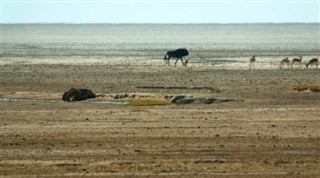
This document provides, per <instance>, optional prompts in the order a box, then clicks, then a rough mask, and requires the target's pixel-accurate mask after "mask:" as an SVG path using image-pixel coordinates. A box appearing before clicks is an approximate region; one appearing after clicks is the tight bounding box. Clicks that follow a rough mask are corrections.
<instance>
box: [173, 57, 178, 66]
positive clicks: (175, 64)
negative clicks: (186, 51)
mask: <svg viewBox="0 0 320 178" xmlns="http://www.w3.org/2000/svg"><path fill="white" fill-rule="evenodd" d="M178 60H179V58H177V60H176V62H175V63H174V65H175V66H176V65H177V62H178Z"/></svg>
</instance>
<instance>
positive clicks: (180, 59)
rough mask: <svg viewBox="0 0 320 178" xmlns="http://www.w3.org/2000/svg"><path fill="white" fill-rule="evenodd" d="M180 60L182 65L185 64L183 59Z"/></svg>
mask: <svg viewBox="0 0 320 178" xmlns="http://www.w3.org/2000/svg"><path fill="white" fill-rule="evenodd" d="M180 60H181V64H182V65H183V64H184V63H183V60H182V57H181V58H180Z"/></svg>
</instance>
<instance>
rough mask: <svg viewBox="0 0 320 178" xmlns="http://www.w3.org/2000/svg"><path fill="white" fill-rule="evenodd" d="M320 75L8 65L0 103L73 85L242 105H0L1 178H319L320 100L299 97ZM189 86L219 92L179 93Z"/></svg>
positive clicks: (48, 95)
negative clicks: (302, 87)
mask: <svg viewBox="0 0 320 178" xmlns="http://www.w3.org/2000/svg"><path fill="white" fill-rule="evenodd" d="M319 74H320V70H271V69H270V70H253V71H248V70H214V69H210V68H206V67H193V68H192V67H189V68H184V67H164V66H106V65H19V64H16V65H2V66H1V85H0V94H1V98H33V99H59V100H60V99H61V97H62V94H63V92H65V91H67V90H69V89H70V88H71V87H75V88H89V89H92V90H93V91H94V92H95V93H100V94H102V95H101V96H113V95H117V94H123V93H127V94H129V95H133V94H136V95H137V96H138V95H139V96H144V98H143V97H142V98H141V99H145V98H152V99H156V100H164V97H165V96H169V95H188V96H191V97H214V98H231V99H237V100H239V102H228V103H218V104H185V105H175V104H170V105H164V106H127V105H111V104H101V103H91V102H83V103H79V102H72V103H68V102H54V103H47V102H34V101H28V102H1V103H0V107H1V110H0V117H1V119H0V128H1V130H0V138H1V143H0V145H1V147H0V150H1V152H0V158H1V159H0V174H1V177H36V176H39V177H64V176H68V177H80V176H81V177H86V176H87V177H106V176H110V177H115V176H120V177H132V176H137V177H142V176H146V177H148V176H159V177H165V176H169V177H170V176H171V177H179V176H181V177H258V176H259V177H320V171H319V170H320V169H319V167H320V152H319V150H320V131H319V128H320V93H319V92H311V91H302V92H297V91H293V90H292V88H293V87H294V86H295V85H298V84H320V77H319V76H320V75H319ZM139 86H151V87H150V88H140V87H139ZM157 86H162V87H164V86H174V87H178V89H177V88H176V89H170V88H169V89H163V88H157ZM190 86H205V87H215V88H217V89H219V90H217V91H216V92H212V91H208V90H206V89H190V88H184V89H183V88H182V89H179V87H190ZM152 87H155V88H152ZM174 87H173V88H174ZM103 99H105V98H103V97H100V98H99V97H97V98H96V99H95V100H103ZM112 100H114V99H112Z"/></svg>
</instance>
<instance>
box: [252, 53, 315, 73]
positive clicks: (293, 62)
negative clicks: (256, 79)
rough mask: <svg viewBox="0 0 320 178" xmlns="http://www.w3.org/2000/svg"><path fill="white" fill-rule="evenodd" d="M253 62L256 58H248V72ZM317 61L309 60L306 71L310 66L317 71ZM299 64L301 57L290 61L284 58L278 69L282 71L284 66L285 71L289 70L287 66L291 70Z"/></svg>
mask: <svg viewBox="0 0 320 178" xmlns="http://www.w3.org/2000/svg"><path fill="white" fill-rule="evenodd" d="M255 61H256V56H252V57H250V59H249V69H250V70H251V69H253V67H254V63H255ZM318 61H319V60H318V58H312V59H310V60H309V62H308V63H307V64H306V68H307V69H308V68H309V66H310V68H311V66H315V68H316V69H317V68H318ZM301 63H302V57H301V56H299V58H293V59H292V60H291V61H290V59H289V57H286V58H284V59H282V60H281V61H280V64H279V68H280V69H283V68H284V66H287V69H289V66H291V69H293V68H294V67H293V66H295V65H296V66H297V65H298V66H300V65H301ZM290 64H291V65H290Z"/></svg>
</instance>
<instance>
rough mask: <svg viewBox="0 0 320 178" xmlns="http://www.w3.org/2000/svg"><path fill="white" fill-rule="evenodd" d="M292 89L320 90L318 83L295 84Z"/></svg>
mask: <svg viewBox="0 0 320 178" xmlns="http://www.w3.org/2000/svg"><path fill="white" fill-rule="evenodd" d="M293 90H294V91H306V90H309V91H313V92H320V85H297V86H295V87H293Z"/></svg>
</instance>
